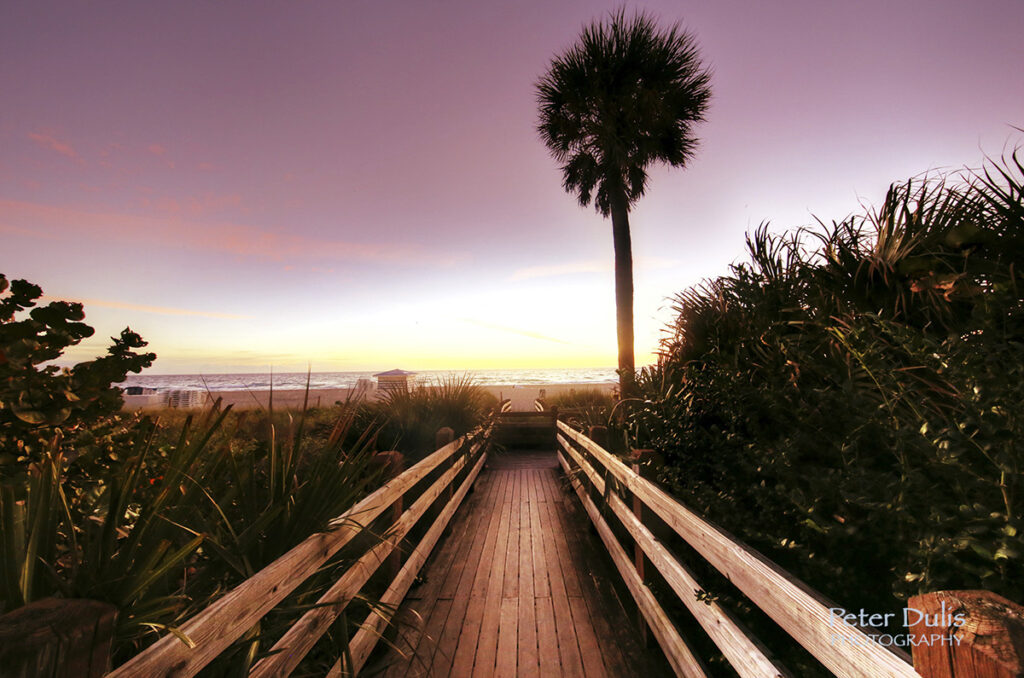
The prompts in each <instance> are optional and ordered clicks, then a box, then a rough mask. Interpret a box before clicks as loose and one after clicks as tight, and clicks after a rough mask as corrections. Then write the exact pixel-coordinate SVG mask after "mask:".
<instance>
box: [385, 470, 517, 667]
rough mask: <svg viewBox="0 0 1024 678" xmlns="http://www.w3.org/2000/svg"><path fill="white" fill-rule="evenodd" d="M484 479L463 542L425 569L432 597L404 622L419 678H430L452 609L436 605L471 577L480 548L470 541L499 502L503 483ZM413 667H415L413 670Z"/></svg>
mask: <svg viewBox="0 0 1024 678" xmlns="http://www.w3.org/2000/svg"><path fill="white" fill-rule="evenodd" d="M485 477H487V481H488V484H487V485H486V487H482V488H481V497H480V500H479V501H478V502H474V503H473V504H472V505H470V506H468V507H467V509H468V511H467V513H468V515H467V517H466V522H467V523H468V526H467V530H466V531H465V532H463V535H464V538H463V539H462V540H461V542H460V543H459V544H457V545H456V546H457V548H456V549H455V550H454V552H453V557H452V560H451V561H449V562H447V563H442V564H441V566H440V567H434V566H428V569H429V572H430V574H428V579H427V583H428V584H431V583H433V584H434V586H433V587H432V592H431V593H432V595H427V597H425V598H423V600H422V601H421V604H420V605H417V606H416V607H415V608H414V609H415V611H416V612H417V613H418V616H417V618H415V619H409V620H405V621H407V622H408V623H409V625H410V628H411V630H410V631H408V632H407V633H406V635H407V637H408V639H409V642H408V643H407V647H410V648H412V649H411V652H412V653H413V654H414V656H415V657H416V661H415V662H414V663H413V664H414V666H413V667H412V668H413V670H417V671H418V670H419V669H420V668H425V669H427V670H428V671H427V672H425V673H423V674H422V675H431V673H430V672H429V669H430V668H431V662H432V660H433V658H434V655H435V653H436V651H437V650H438V648H439V647H440V645H441V640H442V638H441V632H442V630H443V628H444V627H445V625H446V622H447V621H448V615H449V613H450V612H451V609H452V606H451V605H442V606H441V607H440V611H438V610H436V609H434V608H435V606H436V604H437V601H439V600H451V599H452V598H453V596H452V595H451V594H449V591H452V590H454V589H456V588H457V587H458V585H459V582H460V580H461V579H463V578H464V576H465V573H466V572H467V571H468V572H470V575H469V576H472V573H475V568H474V567H473V566H472V565H471V564H472V563H473V562H474V559H476V560H479V557H480V551H481V550H482V548H483V544H482V543H480V542H478V541H477V540H475V539H474V538H473V537H474V535H476V534H479V533H480V532H482V531H483V530H486V529H487V524H488V522H489V521H490V517H491V509H492V507H493V506H494V504H495V502H497V501H499V499H500V496H501V492H502V491H503V488H504V480H505V479H504V478H502V477H501V476H496V475H490V476H489V477H488V476H485ZM449 541H450V539H449ZM399 647H400V648H401V647H402V646H401V645H399ZM416 664H418V665H419V666H416ZM388 675H389V676H396V677H397V676H403V675H405V674H404V673H402V667H401V666H400V665H398V666H394V667H392V669H391V670H390V671H389V673H388Z"/></svg>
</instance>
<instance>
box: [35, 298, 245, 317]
mask: <svg viewBox="0 0 1024 678" xmlns="http://www.w3.org/2000/svg"><path fill="white" fill-rule="evenodd" d="M42 300H43V301H46V302H50V301H71V302H76V301H77V302H78V303H80V304H82V305H83V306H85V307H86V309H88V308H89V307H90V306H102V307H104V308H116V309H119V310H122V311H142V312H143V313H156V314H157V315H189V316H198V317H201V318H220V319H223V320H245V319H247V318H252V317H253V316H249V315H238V314H235V313H218V312H216V311H197V310H194V309H189V308H172V307H169V306H149V305H147V304H130V303H128V302H125V301H117V300H114V299H89V298H81V297H66V296H53V295H49V294H46V295H43V297H42Z"/></svg>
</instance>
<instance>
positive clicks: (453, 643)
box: [434, 474, 511, 676]
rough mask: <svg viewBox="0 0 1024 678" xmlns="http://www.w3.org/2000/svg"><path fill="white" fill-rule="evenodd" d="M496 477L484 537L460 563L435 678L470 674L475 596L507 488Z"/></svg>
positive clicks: (476, 625)
mask: <svg viewBox="0 0 1024 678" xmlns="http://www.w3.org/2000/svg"><path fill="white" fill-rule="evenodd" d="M496 477H497V479H498V481H497V482H498V483H500V486H499V489H498V490H497V492H495V496H494V502H493V503H492V504H490V505H489V506H488V515H487V516H486V522H487V536H486V538H485V539H483V540H482V541H481V540H480V539H479V533H478V534H477V535H476V536H475V539H474V541H476V543H477V545H478V547H479V548H478V551H477V552H476V553H475V554H474V557H473V558H471V559H470V560H469V561H468V562H466V563H465V564H464V569H463V573H462V576H461V578H460V581H459V583H458V588H457V593H456V596H455V602H456V604H455V608H454V614H452V615H451V618H450V619H449V623H448V624H447V625H446V626H445V629H444V634H443V637H442V639H441V647H440V648H439V651H438V655H439V656H438V658H437V659H435V661H434V664H435V672H434V675H436V676H446V675H449V672H450V674H451V675H453V676H459V675H467V676H468V675H471V674H472V671H473V656H474V649H475V646H476V642H477V634H478V633H479V629H480V624H481V619H482V612H483V610H482V608H481V607H480V605H479V604H478V598H477V597H476V596H475V593H476V592H477V591H478V590H480V589H479V586H480V579H481V572H482V571H486V569H487V566H488V564H489V563H490V562H491V561H493V560H494V553H495V552H496V551H497V550H498V548H499V541H500V537H501V520H500V518H501V509H502V506H504V504H505V500H506V497H507V495H508V492H509V491H510V489H511V488H510V483H509V478H508V477H507V476H504V475H502V474H496ZM460 659H461V661H460Z"/></svg>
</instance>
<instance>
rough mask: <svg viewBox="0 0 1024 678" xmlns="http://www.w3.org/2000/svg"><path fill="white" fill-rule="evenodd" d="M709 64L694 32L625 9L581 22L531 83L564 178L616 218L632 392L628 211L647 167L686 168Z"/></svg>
mask: <svg viewBox="0 0 1024 678" xmlns="http://www.w3.org/2000/svg"><path fill="white" fill-rule="evenodd" d="M710 81H711V74H710V71H709V70H708V69H707V68H705V67H704V65H703V64H702V63H701V60H700V55H699V53H698V51H697V45H696V40H695V38H694V37H693V36H692V35H691V34H690V33H687V32H685V31H683V30H682V29H680V27H679V26H678V25H676V26H673V27H672V28H670V29H669V30H668V31H664V32H662V31H659V30H658V29H657V26H656V25H655V22H654V20H653V19H651V18H650V17H648V16H647V15H645V14H642V13H641V14H636V15H634V16H633V18H631V19H627V17H626V15H625V11H624V10H621V9H620V10H618V11H616V12H613V13H612V14H611V16H610V22H609V23H607V24H605V23H602V22H594V23H593V24H591V25H590V26H588V27H586V28H584V29H583V33H582V35H581V36H580V39H579V42H577V43H576V44H575V45H573V46H572V47H571V48H570V49H569V50H568V51H567V52H565V53H564V54H562V55H561V56H559V57H557V58H555V59H553V60H552V62H551V67H550V68H549V69H548V72H547V73H546V74H545V75H544V76H543V77H542V78H541V79H540V81H539V82H538V83H537V98H538V102H539V104H540V122H539V124H538V125H537V130H538V132H540V136H541V138H542V139H543V140H544V143H545V144H547V146H548V148H549V149H550V151H551V154H552V155H553V156H554V158H555V159H556V160H557V161H558V162H559V163H561V164H562V185H563V187H564V188H565V190H566V191H567V192H569V193H574V194H575V195H576V196H577V197H578V198H579V201H580V204H581V205H583V206H584V207H586V206H587V205H589V204H590V202H591V200H593V202H594V206H595V207H596V208H597V211H598V212H600V213H601V215H602V216H604V217H608V216H611V218H612V238H613V241H614V244H615V307H616V328H617V334H618V342H619V386H620V390H621V392H622V395H623V396H626V395H629V394H631V393H632V392H633V385H634V376H635V375H634V371H635V365H634V359H633V254H632V245H631V243H630V234H629V210H630V207H631V206H632V205H633V204H635V203H636V202H637V200H639V199H640V196H642V195H643V194H644V189H645V188H646V187H647V166H648V165H650V164H651V163H653V162H659V161H660V162H665V163H668V164H669V165H671V166H673V167H683V166H684V165H685V164H686V163H687V162H688V161H689V160H691V159H692V158H693V156H694V153H695V150H696V144H697V140H696V138H695V137H694V136H693V131H692V128H693V126H694V124H695V123H697V122H700V121H702V120H704V112H705V111H706V109H707V106H708V101H709V99H710V98H711V88H710Z"/></svg>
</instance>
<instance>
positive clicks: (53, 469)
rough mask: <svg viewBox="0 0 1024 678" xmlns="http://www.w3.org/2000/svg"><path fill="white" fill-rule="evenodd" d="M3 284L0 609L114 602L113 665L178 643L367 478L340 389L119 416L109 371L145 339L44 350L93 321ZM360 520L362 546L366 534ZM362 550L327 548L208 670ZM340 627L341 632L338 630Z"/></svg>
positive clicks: (364, 437) (113, 374) (135, 363)
mask: <svg viewBox="0 0 1024 678" xmlns="http://www.w3.org/2000/svg"><path fill="white" fill-rule="evenodd" d="M7 289H9V290H10V291H9V292H8V294H7V295H5V296H0V404H2V408H0V614H2V613H4V612H8V611H11V610H13V609H16V608H18V607H21V606H23V605H26V604H29V603H32V602H34V601H37V600H39V599H41V598H45V597H51V596H56V597H65V598H90V599H94V600H100V601H105V602H108V603H111V604H113V605H114V606H116V607H117V610H118V617H117V627H116V630H115V638H114V646H113V653H114V657H113V663H114V665H115V666H116V665H117V664H119V663H121V662H123V661H124V660H125V659H127V658H129V657H131V656H133V655H135V654H137V653H138V652H139V651H140V650H142V649H143V648H144V647H146V646H147V645H149V644H150V643H152V642H153V641H154V640H156V638H157V637H158V636H160V635H164V634H167V633H173V634H175V635H178V636H179V637H180V638H181V640H182V642H186V643H188V642H190V639H188V638H186V637H185V636H184V635H183V634H181V632H180V631H179V630H178V628H177V627H178V625H179V624H180V623H181V622H182V621H184V620H185V619H187V618H189V617H191V616H193V615H194V614H196V613H197V612H199V611H200V610H202V609H204V608H206V607H207V606H209V605H210V604H211V603H212V602H213V601H215V600H216V599H218V598H219V597H220V596H222V595H223V594H224V593H226V592H227V591H229V590H231V589H233V588H234V587H235V586H237V585H238V584H240V583H241V582H243V581H244V580H246V579H248V578H249V577H251V576H253V575H254V574H255V573H256V572H258V571H259V570H260V569H262V568H263V567H265V566H267V565H268V564H270V563H271V562H273V561H274V560H275V559H277V558H278V557H280V556H281V555H283V554H285V553H286V552H287V551H288V550H289V549H291V548H292V547H294V546H295V545H297V544H298V543H299V542H301V541H302V540H303V539H305V538H306V537H308V536H310V535H312V534H314V533H316V532H319V531H323V530H325V529H327V526H328V522H329V521H330V520H331V519H332V518H334V517H336V516H338V515H340V514H342V513H344V512H345V511H346V510H347V509H348V508H350V507H351V506H352V505H354V504H355V502H356V501H358V500H359V499H360V498H362V497H363V496H365V495H366V494H367V493H368V492H370V491H372V490H373V489H375V488H376V487H377V486H379V483H380V471H379V469H375V468H374V467H373V465H372V464H371V456H372V451H373V450H372V442H373V439H374V436H375V430H374V429H373V428H364V429H362V430H359V431H356V430H354V426H355V418H356V417H355V413H354V409H353V406H352V404H349V406H347V407H341V408H337V409H335V410H333V411H331V412H313V411H310V410H308V409H304V410H303V411H301V412H298V413H279V412H274V411H273V410H272V409H269V410H266V411H263V412H258V413H255V414H243V415H237V414H236V413H234V412H232V411H231V410H230V408H226V409H221V408H220V407H219V403H218V404H217V405H215V406H214V407H212V408H210V409H208V410H207V411H205V412H204V413H202V414H200V415H188V416H185V417H184V418H182V417H180V416H177V415H175V416H173V417H170V420H171V421H170V423H165V422H164V421H162V420H161V419H160V418H159V417H157V418H151V417H143V416H138V415H124V414H121V413H119V412H118V409H119V407H120V404H121V399H120V395H119V391H118V390H117V389H116V388H112V387H111V382H112V381H119V380H123V378H124V376H125V373H126V372H127V371H129V370H133V368H141V367H144V366H145V365H148V364H149V363H150V362H152V360H153V359H154V358H155V356H154V355H153V354H137V353H135V352H134V350H133V349H136V348H141V347H143V346H145V343H144V342H142V340H141V338H139V337H138V335H135V334H134V333H131V332H130V330H126V331H125V332H124V333H122V335H121V337H120V339H115V341H114V345H113V346H112V347H111V349H110V350H109V351H108V356H106V357H104V358H99V359H97V360H95V361H90V362H87V363H80V364H79V365H77V366H75V367H73V368H68V369H64V370H58V369H57V368H51V367H48V366H45V363H46V362H47V361H50V360H53V359H54V358H57V357H59V356H60V355H61V353H62V351H63V349H64V348H66V347H68V346H70V345H74V344H75V343H77V342H78V341H79V340H80V339H81V338H82V337H86V336H89V335H90V334H91V333H92V328H90V327H88V326H87V325H85V324H84V323H83V322H82V320H83V318H84V313H83V311H82V308H81V305H79V304H66V303H64V302H51V303H50V304H48V305H47V306H43V307H38V308H34V307H35V303H36V300H37V299H38V298H39V297H40V296H41V290H40V289H39V288H38V286H35V285H31V284H29V283H26V282H25V281H13V282H12V283H10V285H9V286H8V284H7V280H6V278H4V277H3V276H0V293H2V292H4V291H5V290H7ZM29 309H31V311H30V312H28V313H25V311H28V310H29ZM25 316H27V317H25ZM143 363H145V365H144V364H143ZM135 371H137V369H136V370H135ZM328 422H330V423H328ZM367 536H369V537H371V538H370V539H363V540H362V545H363V547H364V548H368V547H369V546H367V544H369V543H371V542H373V541H374V539H375V538H376V537H373V535H367ZM358 555H360V554H359V553H355V552H353V551H352V550H351V549H350V550H347V551H346V550H343V551H342V552H341V553H339V554H338V556H337V557H336V558H334V559H333V560H332V561H330V562H329V563H328V564H327V565H326V566H325V567H324V568H322V570H321V572H319V573H318V574H317V575H315V576H314V577H312V578H310V580H308V581H307V582H305V583H303V584H302V585H301V586H300V587H299V588H298V589H297V590H296V591H295V592H294V593H293V594H291V595H290V596H289V597H288V598H287V599H286V600H285V602H284V604H283V605H281V606H279V607H278V608H276V609H275V610H274V611H273V612H271V613H270V614H268V615H267V616H266V617H264V618H263V620H261V621H260V622H259V623H257V624H256V625H255V626H254V627H253V628H252V629H250V630H249V632H248V633H247V634H246V636H245V637H244V638H243V639H242V640H241V641H239V642H238V643H236V644H235V645H234V646H233V647H232V648H230V649H229V650H228V651H227V652H225V653H224V654H223V655H222V656H221V657H219V658H218V659H217V660H216V662H215V663H214V664H213V665H211V667H209V669H208V670H207V672H208V674H209V675H221V674H223V675H227V674H229V673H230V674H232V675H241V674H244V673H247V672H248V668H249V667H251V666H252V665H253V664H254V662H255V661H257V660H258V659H259V658H260V657H262V656H264V655H265V654H266V652H267V651H268V650H269V648H270V647H271V646H272V644H273V642H274V641H275V640H276V639H277V638H278V637H280V636H281V635H282V633H283V632H284V630H286V629H287V628H288V627H289V626H290V625H291V624H292V623H293V622H294V621H295V620H296V619H298V617H299V615H300V614H301V613H302V612H304V611H305V610H306V609H308V607H309V606H310V605H313V604H315V602H316V600H317V599H318V598H319V596H320V594H321V593H322V592H323V591H324V590H326V588H327V587H328V586H329V585H330V583H332V582H333V580H335V579H336V578H337V575H338V571H339V570H341V569H343V568H345V567H346V566H347V564H348V563H349V562H351V561H352V560H353V559H354V558H356V557H358ZM338 624H339V626H340V627H344V626H345V621H344V620H342V621H340V622H338ZM336 630H337V631H338V633H337V634H336V637H338V638H342V639H344V638H346V637H348V636H347V631H349V630H350V629H347V628H339V629H336ZM331 645H332V643H331V641H330V640H329V639H328V640H327V641H324V642H323V643H322V644H321V645H320V646H318V647H319V648H320V649H319V653H314V654H313V655H311V657H310V659H309V661H310V662H312V664H310V665H307V668H310V666H313V665H316V663H317V662H318V661H319V660H322V663H323V664H325V665H324V666H323V667H322V668H323V669H324V670H326V668H327V667H329V666H330V663H331V662H333V661H334V659H336V658H337V657H338V656H340V654H341V653H343V652H344V651H346V648H345V647H344V642H343V641H340V642H339V643H334V646H333V647H332V646H331ZM325 653H326V654H325ZM321 672H322V671H321Z"/></svg>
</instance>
